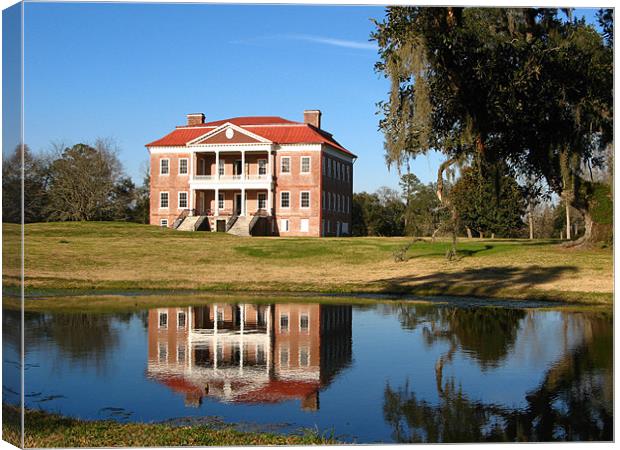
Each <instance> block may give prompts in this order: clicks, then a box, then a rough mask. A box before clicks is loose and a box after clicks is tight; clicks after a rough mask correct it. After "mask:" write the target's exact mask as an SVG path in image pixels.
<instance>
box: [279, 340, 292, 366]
mask: <svg viewBox="0 0 620 450" xmlns="http://www.w3.org/2000/svg"><path fill="white" fill-rule="evenodd" d="M284 354H286V364H283V363H282V355H284ZM278 363H279V364H280V367H291V348H290V347H289V346H288V345H282V346H281V347H280V348H279V349H278Z"/></svg>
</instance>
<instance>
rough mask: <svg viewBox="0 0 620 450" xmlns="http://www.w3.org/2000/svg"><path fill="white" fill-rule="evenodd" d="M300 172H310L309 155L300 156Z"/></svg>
mask: <svg viewBox="0 0 620 450" xmlns="http://www.w3.org/2000/svg"><path fill="white" fill-rule="evenodd" d="M301 173H310V157H309V156H302V157H301Z"/></svg>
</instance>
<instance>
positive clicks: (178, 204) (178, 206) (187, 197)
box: [177, 191, 189, 209]
mask: <svg viewBox="0 0 620 450" xmlns="http://www.w3.org/2000/svg"><path fill="white" fill-rule="evenodd" d="M181 194H185V206H181ZM188 207H189V194H188V192H187V191H179V192H178V193H177V209H188Z"/></svg>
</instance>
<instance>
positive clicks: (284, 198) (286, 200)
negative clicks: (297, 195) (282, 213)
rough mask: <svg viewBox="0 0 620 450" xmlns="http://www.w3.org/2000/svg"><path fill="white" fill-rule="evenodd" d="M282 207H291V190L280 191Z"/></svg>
mask: <svg viewBox="0 0 620 450" xmlns="http://www.w3.org/2000/svg"><path fill="white" fill-rule="evenodd" d="M280 207H281V208H290V207H291V193H290V192H281V193H280Z"/></svg>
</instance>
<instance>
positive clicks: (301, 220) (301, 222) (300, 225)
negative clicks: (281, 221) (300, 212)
mask: <svg viewBox="0 0 620 450" xmlns="http://www.w3.org/2000/svg"><path fill="white" fill-rule="evenodd" d="M304 223H305V224H306V229H305V230H304V226H303V224H304ZM299 231H300V232H301V233H309V232H310V219H308V218H307V217H302V218H301V219H299Z"/></svg>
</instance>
